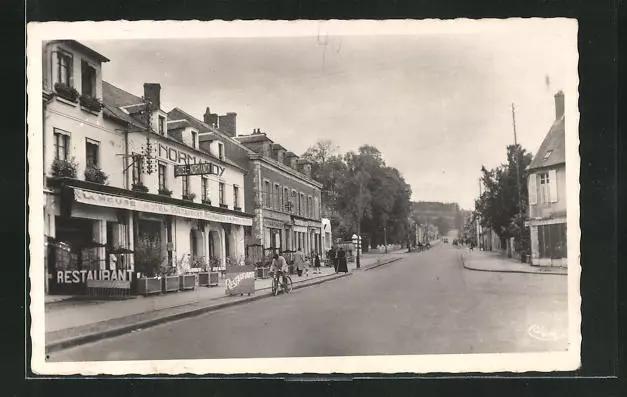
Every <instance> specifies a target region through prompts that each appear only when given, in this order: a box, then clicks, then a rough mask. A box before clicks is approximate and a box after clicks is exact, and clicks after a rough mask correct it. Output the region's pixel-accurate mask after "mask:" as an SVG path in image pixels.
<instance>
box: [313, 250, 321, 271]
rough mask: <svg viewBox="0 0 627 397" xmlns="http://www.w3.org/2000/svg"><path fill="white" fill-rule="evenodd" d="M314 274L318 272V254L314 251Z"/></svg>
mask: <svg viewBox="0 0 627 397" xmlns="http://www.w3.org/2000/svg"><path fill="white" fill-rule="evenodd" d="M314 274H320V256H319V255H318V253H317V252H314Z"/></svg>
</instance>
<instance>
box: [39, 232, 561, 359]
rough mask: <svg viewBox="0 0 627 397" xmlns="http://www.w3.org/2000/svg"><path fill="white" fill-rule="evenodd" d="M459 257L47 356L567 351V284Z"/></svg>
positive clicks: (363, 275) (406, 261)
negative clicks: (477, 267) (470, 266)
mask: <svg viewBox="0 0 627 397" xmlns="http://www.w3.org/2000/svg"><path fill="white" fill-rule="evenodd" d="M462 250H463V249H459V248H456V247H453V246H451V245H450V244H439V245H437V246H435V247H434V248H432V249H431V250H429V251H426V252H423V253H412V254H404V255H403V258H402V259H401V260H399V261H397V262H394V263H391V264H388V265H384V266H381V267H378V268H376V269H373V270H370V271H358V272H354V273H353V274H352V275H350V276H349V277H345V278H342V279H338V280H333V281H330V282H327V283H324V284H320V285H316V286H313V287H308V288H303V289H299V290H295V291H293V292H292V293H291V294H288V295H280V296H278V297H271V298H267V299H261V300H258V301H254V302H251V303H247V304H243V305H238V306H233V307H230V308H226V309H222V310H219V311H215V312H211V313H207V314H204V315H201V316H198V317H192V318H189V319H184V320H179V321H175V322H170V323H166V324H163V325H159V326H155V327H152V328H149V329H144V330H139V331H136V332H133V333H130V334H127V335H123V336H120V337H115V338H111V339H106V340H102V341H98V342H94V343H91V344H87V345H83V346H78V347H75V348H71V349H68V350H64V351H60V352H56V353H52V354H51V356H50V360H51V361H83V360H86V361H98V360H163V359H212V358H249V357H309V356H349V355H387V354H462V353H511V352H544V351H550V350H552V351H554V350H566V349H567V347H568V346H567V339H566V334H567V328H568V318H567V278H566V277H561V276H552V275H539V274H515V273H497V272H480V271H472V270H467V269H464V268H463V266H462V264H461V262H460V259H459V256H460V253H461V252H462ZM294 277H296V276H294Z"/></svg>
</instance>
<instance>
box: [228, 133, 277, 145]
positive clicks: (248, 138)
mask: <svg viewBox="0 0 627 397" xmlns="http://www.w3.org/2000/svg"><path fill="white" fill-rule="evenodd" d="M235 139H237V140H238V141H240V142H242V143H244V142H246V143H248V142H260V141H270V142H272V143H274V141H273V140H272V139H270V138H268V136H267V135H266V134H265V133H261V134H250V135H239V136H237V137H235Z"/></svg>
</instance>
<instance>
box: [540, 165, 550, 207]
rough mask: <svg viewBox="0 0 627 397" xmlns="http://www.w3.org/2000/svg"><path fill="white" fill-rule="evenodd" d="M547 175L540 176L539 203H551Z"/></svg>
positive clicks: (545, 173) (544, 173)
mask: <svg viewBox="0 0 627 397" xmlns="http://www.w3.org/2000/svg"><path fill="white" fill-rule="evenodd" d="M549 182H550V181H549V174H548V173H547V172H543V173H541V174H540V203H543V204H548V203H550V202H551V190H550V187H549Z"/></svg>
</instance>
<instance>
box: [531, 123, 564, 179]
mask: <svg viewBox="0 0 627 397" xmlns="http://www.w3.org/2000/svg"><path fill="white" fill-rule="evenodd" d="M547 154H548V156H547ZM564 163H566V135H565V131H564V117H563V116H562V117H561V118H560V119H559V120H556V121H555V122H554V123H553V125H552V126H551V129H550V130H549V133H548V134H546V137H545V138H544V141H542V144H541V145H540V148H539V149H538V153H536V155H535V156H534V158H533V160H532V161H531V164H529V166H528V167H527V171H530V170H534V169H537V168H545V167H551V166H555V165H560V164H564Z"/></svg>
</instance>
